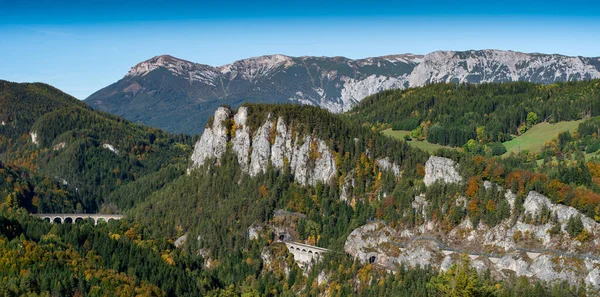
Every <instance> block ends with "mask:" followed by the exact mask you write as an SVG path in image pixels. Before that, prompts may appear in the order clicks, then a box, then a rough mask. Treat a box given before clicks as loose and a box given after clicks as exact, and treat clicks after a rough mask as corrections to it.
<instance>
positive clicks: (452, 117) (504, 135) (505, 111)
mask: <svg viewBox="0 0 600 297" xmlns="http://www.w3.org/2000/svg"><path fill="white" fill-rule="evenodd" d="M598 115H600V81H598V80H591V81H583V82H569V83H555V84H550V85H540V84H532V83H526V82H510V83H502V84H489V83H487V84H480V85H473V84H460V85H457V84H432V85H428V86H425V87H422V88H412V89H407V90H391V91H384V92H381V93H378V94H375V95H372V96H369V97H367V98H365V99H364V100H362V101H361V102H360V104H359V105H358V106H357V107H356V108H354V109H353V110H351V111H350V112H349V116H350V117H351V118H353V119H355V120H357V121H359V122H360V123H365V124H367V125H372V126H374V127H375V128H376V129H381V128H384V127H391V128H392V129H394V130H412V133H411V137H413V138H419V139H427V141H429V142H431V143H437V144H441V145H449V146H453V147H457V146H463V145H465V144H467V142H468V141H469V140H471V139H472V140H474V141H476V142H478V143H481V144H484V143H493V142H504V141H506V140H510V139H511V138H512V137H513V135H519V134H522V133H524V132H525V131H527V129H528V128H529V127H531V126H532V125H534V124H536V123H540V122H549V123H555V122H559V121H569V120H579V119H584V118H586V117H592V116H598Z"/></svg>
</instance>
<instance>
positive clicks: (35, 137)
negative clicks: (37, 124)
mask: <svg viewBox="0 0 600 297" xmlns="http://www.w3.org/2000/svg"><path fill="white" fill-rule="evenodd" d="M29 135H30V136H31V142H33V144H39V143H38V135H37V132H29Z"/></svg>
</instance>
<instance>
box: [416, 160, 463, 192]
mask: <svg viewBox="0 0 600 297" xmlns="http://www.w3.org/2000/svg"><path fill="white" fill-rule="evenodd" d="M438 180H441V181H443V182H445V183H449V184H451V183H460V182H462V177H461V176H460V175H459V174H458V171H456V168H455V163H454V161H452V160H450V159H448V158H443V157H436V156H431V157H429V160H427V162H426V163H425V178H424V179H423V182H425V185H426V186H429V185H431V184H433V183H434V182H436V181H438Z"/></svg>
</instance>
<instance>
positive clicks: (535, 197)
mask: <svg viewBox="0 0 600 297" xmlns="http://www.w3.org/2000/svg"><path fill="white" fill-rule="evenodd" d="M523 207H524V208H525V213H529V214H531V215H533V216H539V215H540V213H541V212H542V209H543V208H544V207H546V208H548V209H550V207H552V203H550V199H548V198H546V196H544V195H542V194H540V193H538V192H535V191H531V192H529V194H528V195H527V198H526V199H525V202H524V203H523Z"/></svg>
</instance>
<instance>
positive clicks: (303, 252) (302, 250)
mask: <svg viewBox="0 0 600 297" xmlns="http://www.w3.org/2000/svg"><path fill="white" fill-rule="evenodd" d="M285 245H286V246H287V248H288V251H289V252H290V253H292V254H293V255H294V260H295V261H296V262H298V263H299V264H309V263H311V262H312V261H313V260H314V261H318V260H319V259H320V258H321V257H322V256H323V254H325V253H327V252H328V251H329V250H327V249H324V248H320V247H316V246H312V245H307V244H303V243H299V242H285Z"/></svg>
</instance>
